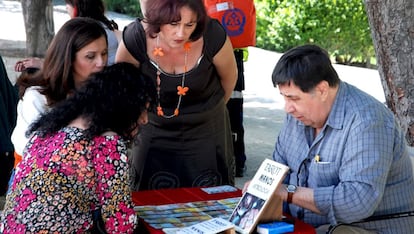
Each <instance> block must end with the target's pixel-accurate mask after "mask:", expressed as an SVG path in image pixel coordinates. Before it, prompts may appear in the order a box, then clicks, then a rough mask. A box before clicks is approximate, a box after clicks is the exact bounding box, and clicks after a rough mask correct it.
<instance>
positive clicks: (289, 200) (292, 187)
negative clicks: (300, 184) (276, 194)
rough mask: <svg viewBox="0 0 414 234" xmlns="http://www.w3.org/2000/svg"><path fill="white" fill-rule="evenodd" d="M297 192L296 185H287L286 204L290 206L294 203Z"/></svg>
mask: <svg viewBox="0 0 414 234" xmlns="http://www.w3.org/2000/svg"><path fill="white" fill-rule="evenodd" d="M296 190H297V187H296V185H293V184H288V185H286V191H287V198H286V202H287V203H288V204H290V203H292V199H293V194H294V193H295V192H296Z"/></svg>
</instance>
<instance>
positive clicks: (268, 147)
mask: <svg viewBox="0 0 414 234" xmlns="http://www.w3.org/2000/svg"><path fill="white" fill-rule="evenodd" d="M53 2H54V4H53V8H54V11H53V18H54V26H55V32H57V31H58V30H59V28H60V27H61V26H62V25H63V23H64V22H66V21H67V20H68V19H69V16H68V14H67V13H66V8H65V3H64V1H62V0H59V1H56V0H55V1H53ZM107 16H108V18H110V19H113V20H115V21H116V22H117V23H118V24H119V28H120V29H123V28H124V27H125V26H126V25H127V24H128V23H130V22H131V21H133V20H134V17H132V16H128V15H125V14H120V13H116V12H113V11H108V12H107ZM0 28H1V29H2V30H0V54H2V56H3V60H4V62H5V64H6V66H7V72H8V75H9V78H10V80H11V81H12V82H13V83H14V82H15V79H16V77H17V76H18V75H19V73H17V72H15V71H14V68H13V67H14V64H15V62H16V61H17V60H19V59H21V58H23V57H24V50H25V40H26V33H25V28H24V20H23V13H22V8H21V4H20V2H18V1H7V0H0ZM248 51H249V57H248V60H247V61H246V62H245V77H246V89H245V91H244V93H243V94H244V102H245V103H244V127H245V143H246V155H247V162H246V166H247V170H246V173H245V176H244V177H242V178H236V186H237V187H239V188H242V187H243V184H244V183H245V182H246V181H247V180H250V179H251V178H252V177H253V176H254V174H255V172H256V170H257V169H258V167H259V165H260V164H261V162H262V161H263V160H264V159H265V158H271V156H272V151H273V147H274V143H275V140H276V137H277V134H278V132H279V130H280V127H281V125H282V123H283V120H284V116H285V113H284V110H283V106H284V100H283V98H282V96H281V95H280V94H279V91H278V90H277V88H274V87H273V84H272V82H271V73H272V70H273V67H274V65H275V64H276V63H277V61H278V59H279V58H280V56H281V53H278V52H274V51H270V50H265V49H262V48H258V47H249V48H248ZM334 67H335V69H336V70H337V72H338V74H339V76H340V78H341V79H342V80H344V81H346V82H349V83H351V84H353V85H355V86H357V87H359V88H360V89H362V90H364V91H366V92H368V93H369V94H371V95H372V96H374V97H375V98H377V99H378V100H379V101H381V102H385V97H384V92H383V89H382V86H381V81H380V77H379V74H378V71H377V70H376V69H367V68H361V67H356V66H348V65H341V64H334Z"/></svg>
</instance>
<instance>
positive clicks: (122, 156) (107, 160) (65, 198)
mask: <svg viewBox="0 0 414 234" xmlns="http://www.w3.org/2000/svg"><path fill="white" fill-rule="evenodd" d="M126 152H127V147H126V145H125V143H124V141H123V140H122V139H121V138H120V137H119V136H116V135H115V136H98V137H95V138H94V139H92V140H89V139H87V138H86V137H85V136H84V134H83V133H82V130H80V129H78V128H73V127H68V128H64V129H62V130H61V131H59V132H58V133H56V134H54V135H51V136H47V137H40V136H39V135H35V136H34V137H33V138H32V139H31V140H30V142H29V143H28V145H27V148H26V151H25V153H24V156H23V161H22V162H21V163H20V164H19V166H18V168H17V170H16V176H15V179H14V181H13V184H12V188H11V192H10V194H8V195H7V199H6V204H5V207H4V211H3V213H2V216H1V224H0V232H3V233H4V234H6V233H84V232H86V231H87V230H88V229H90V228H91V227H92V215H91V212H92V211H93V210H95V209H97V208H99V207H100V208H101V213H102V217H103V220H104V222H105V227H106V230H107V232H108V233H132V232H133V230H134V228H135V226H136V224H137V217H136V214H135V212H134V210H133V203H132V200H131V191H130V188H129V178H128V165H127V156H126Z"/></svg>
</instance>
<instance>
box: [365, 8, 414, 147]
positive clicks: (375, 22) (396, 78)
mask: <svg viewBox="0 0 414 234" xmlns="http://www.w3.org/2000/svg"><path fill="white" fill-rule="evenodd" d="M365 6H366V10H367V14H368V20H369V24H370V27H371V33H372V38H373V41H374V47H375V51H376V55H377V63H378V71H379V74H380V77H381V82H382V86H383V88H384V93H385V98H386V102H387V106H388V107H389V108H390V109H391V110H392V111H393V112H394V113H395V115H396V117H397V119H398V121H399V124H400V125H401V127H402V129H403V131H404V132H405V133H406V138H407V141H408V144H409V145H411V146H414V53H413V51H414V50H413V46H414V20H413V17H414V1H413V0H365Z"/></svg>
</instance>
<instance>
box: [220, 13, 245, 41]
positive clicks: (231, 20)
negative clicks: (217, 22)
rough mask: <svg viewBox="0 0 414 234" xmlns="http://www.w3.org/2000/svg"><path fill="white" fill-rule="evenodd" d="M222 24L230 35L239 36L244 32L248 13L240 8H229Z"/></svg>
mask: <svg viewBox="0 0 414 234" xmlns="http://www.w3.org/2000/svg"><path fill="white" fill-rule="evenodd" d="M221 24H222V25H223V27H224V29H225V30H226V32H227V34H228V35H229V36H239V35H241V34H242V33H243V32H244V25H245V24H246V15H245V14H244V13H243V11H242V10H240V9H239V8H234V9H231V10H227V11H225V12H224V14H223V18H222V19H221Z"/></svg>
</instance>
